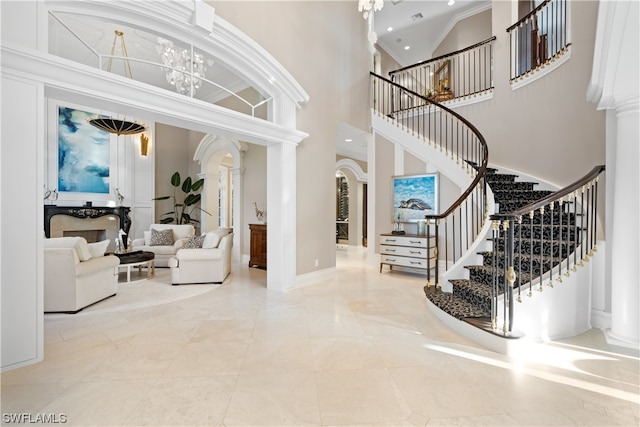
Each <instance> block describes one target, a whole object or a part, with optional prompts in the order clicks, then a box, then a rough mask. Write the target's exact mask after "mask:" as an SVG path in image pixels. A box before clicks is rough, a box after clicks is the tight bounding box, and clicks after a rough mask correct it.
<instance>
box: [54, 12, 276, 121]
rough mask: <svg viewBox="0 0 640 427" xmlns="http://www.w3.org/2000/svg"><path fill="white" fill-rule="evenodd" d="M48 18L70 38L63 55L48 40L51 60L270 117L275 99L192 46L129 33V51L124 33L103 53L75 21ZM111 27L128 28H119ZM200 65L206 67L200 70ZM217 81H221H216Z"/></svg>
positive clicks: (66, 42)
mask: <svg viewBox="0 0 640 427" xmlns="http://www.w3.org/2000/svg"><path fill="white" fill-rule="evenodd" d="M49 16H50V18H51V22H50V26H52V27H53V26H56V27H54V28H55V29H56V31H58V33H60V34H62V36H59V37H60V38H62V37H64V38H66V40H65V49H64V50H62V49H59V48H58V47H57V44H56V39H55V38H53V40H50V47H49V53H51V54H53V55H57V56H61V57H63V58H67V59H70V60H72V61H76V62H80V63H83V64H86V65H89V66H93V67H96V68H98V69H100V70H104V71H109V72H112V73H114V74H118V75H122V76H125V77H128V78H130V79H132V80H135V81H139V82H142V83H146V84H149V85H152V86H155V87H159V88H162V89H166V90H170V91H172V92H177V93H179V94H182V95H184V96H188V97H191V98H194V99H199V100H201V101H205V102H209V103H211V104H217V105H222V106H224V107H225V108H229V109H232V110H235V111H238V112H240V113H243V114H247V115H251V116H253V117H260V118H264V119H266V117H267V116H268V113H267V110H268V108H269V104H270V103H271V102H272V98H271V97H268V98H265V97H264V96H262V95H261V94H260V93H258V91H257V90H255V89H254V88H253V87H252V86H251V85H250V84H249V83H247V82H245V81H243V80H242V79H240V78H238V76H237V75H235V74H234V73H230V72H228V71H227V70H226V68H224V67H223V65H222V64H220V63H218V62H217V61H214V58H211V57H208V56H207V55H206V54H205V53H204V52H202V51H199V50H197V49H196V47H195V46H194V45H192V44H180V43H179V42H177V41H176V42H175V43H174V41H170V40H168V39H165V38H163V37H159V36H158V35H154V34H152V33H149V32H145V31H144V30H140V29H136V30H133V29H127V30H126V33H127V34H126V35H127V36H129V35H133V36H134V37H136V38H135V39H129V40H128V42H130V43H131V46H132V47H133V49H128V50H127V48H126V46H125V43H124V32H121V31H119V30H116V31H115V33H116V35H117V37H120V40H117V37H116V38H114V41H113V45H112V46H111V49H110V51H109V52H104V50H105V49H104V46H102V47H101V48H97V47H94V46H92V45H91V43H89V42H88V41H87V40H85V39H83V38H82V37H81V36H80V35H79V34H78V32H76V31H74V29H73V28H72V27H73V26H77V25H79V24H78V20H77V18H74V19H71V18H69V17H68V16H67V15H65V14H64V13H63V14H58V13H54V12H49ZM67 21H69V22H67ZM83 25H90V23H83ZM58 26H59V27H58ZM113 26H114V28H115V27H116V26H117V27H118V28H124V26H123V25H119V24H118V25H116V24H115V23H114V24H113ZM163 43H164V44H163ZM162 48H166V49H168V50H169V51H170V52H169V53H170V54H172V55H171V56H170V57H169V59H167V58H166V57H165V60H164V61H163V55H162V53H163V50H162ZM116 51H121V52H122V54H121V55H117V54H116ZM197 64H201V65H202V66H201V67H197ZM121 70H122V71H121ZM214 78H215V79H216V80H219V81H218V82H216V81H213V79H214Z"/></svg>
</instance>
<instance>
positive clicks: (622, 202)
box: [607, 98, 640, 346]
mask: <svg viewBox="0 0 640 427" xmlns="http://www.w3.org/2000/svg"><path fill="white" fill-rule="evenodd" d="M615 121H616V136H615V141H614V142H613V144H614V146H613V147H611V149H610V150H608V152H612V153H613V155H614V156H615V159H614V162H615V167H614V168H610V169H609V168H608V169H607V175H608V176H607V178H609V175H610V174H613V183H612V184H613V185H610V186H607V187H608V188H607V189H608V190H610V191H612V192H613V197H610V199H609V200H610V201H611V202H610V204H609V206H607V217H609V216H610V220H609V221H607V222H608V223H609V224H610V225H611V227H610V229H609V230H608V234H609V238H608V239H607V243H608V251H609V252H610V254H611V267H610V268H611V270H610V272H611V274H610V279H611V330H610V331H609V332H608V335H609V337H610V338H613V339H614V340H620V341H622V342H623V343H624V342H627V343H631V344H634V345H635V346H637V345H638V344H639V343H640V313H639V311H638V308H639V307H638V301H640V287H639V286H638V277H640V264H639V263H638V260H640V217H639V214H638V212H640V173H639V171H638V168H639V166H640V148H639V144H638V141H640V132H639V131H638V123H640V104H639V103H638V98H635V99H633V100H630V101H628V102H625V103H623V104H622V105H618V106H617V108H616V109H615ZM611 187H613V188H611Z"/></svg>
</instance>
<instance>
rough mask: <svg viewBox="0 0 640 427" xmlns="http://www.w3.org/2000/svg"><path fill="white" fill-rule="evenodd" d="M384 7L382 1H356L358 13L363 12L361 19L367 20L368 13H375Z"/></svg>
mask: <svg viewBox="0 0 640 427" xmlns="http://www.w3.org/2000/svg"><path fill="white" fill-rule="evenodd" d="M382 6H384V0H358V12H364V13H363V14H362V17H363V18H364V19H367V18H368V17H369V13H371V14H372V15H373V12H377V11H379V10H381V9H382ZM372 9H373V11H372Z"/></svg>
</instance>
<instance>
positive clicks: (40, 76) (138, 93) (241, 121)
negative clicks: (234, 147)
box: [0, 45, 308, 145]
mask: <svg viewBox="0 0 640 427" xmlns="http://www.w3.org/2000/svg"><path fill="white" fill-rule="evenodd" d="M0 55H1V56H0V57H1V62H0V65H1V67H2V75H10V76H14V77H18V78H22V79H26V80H29V81H34V82H38V83H42V84H43V85H44V86H45V94H46V96H48V97H55V98H58V99H61V100H67V101H71V102H79V103H84V104H85V105H88V106H93V107H94V108H100V109H103V110H108V111H118V112H119V113H123V114H129V115H133V116H135V117H140V118H149V119H150V120H153V121H163V122H164V123H167V124H172V125H175V126H181V127H187V128H190V129H194V130H199V131H201V132H205V133H215V134H217V135H223V136H227V137H229V138H233V139H239V140H242V141H246V142H252V143H255V144H259V145H271V144H292V145H297V144H299V143H300V142H301V141H302V140H303V139H305V138H306V137H307V136H308V134H307V133H305V132H301V131H298V130H296V129H291V128H287V127H284V126H281V125H278V124H276V123H272V122H268V121H266V120H262V119H258V118H255V117H252V116H249V115H246V114H242V113H239V112H237V111H233V110H229V109H226V108H223V107H219V106H217V105H213V104H209V103H207V102H204V101H201V100H198V99H193V98H189V97H186V96H182V95H179V94H177V93H174V92H172V91H168V90H164V89H161V88H157V87H155V86H151V85H148V84H145V83H141V82H137V81H135V80H131V79H128V78H126V77H122V76H118V75H115V74H112V73H109V72H106V71H102V70H97V69H95V68H93V67H89V66H86V65H83V64H78V63H76V62H73V61H69V60H66V59H64V58H59V57H57V56H53V55H49V54H43V53H41V52H39V51H34V50H31V51H26V50H20V49H18V48H15V47H11V46H7V45H5V46H2V47H1V49H0Z"/></svg>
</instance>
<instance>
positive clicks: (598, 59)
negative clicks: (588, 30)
mask: <svg viewBox="0 0 640 427" xmlns="http://www.w3.org/2000/svg"><path fill="white" fill-rule="evenodd" d="M637 39H638V3H637V2H628V1H620V2H618V1H615V2H614V1H612V2H609V1H601V2H599V5H598V21H597V27H596V38H595V46H594V50H593V66H592V71H591V79H590V81H589V87H588V89H587V100H589V101H591V102H592V103H594V104H596V105H597V106H598V109H609V108H617V107H618V105H619V104H620V103H624V102H625V101H626V100H627V99H628V98H632V97H636V99H637V97H638V65H637V64H638V62H637V61H638V49H637Z"/></svg>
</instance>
